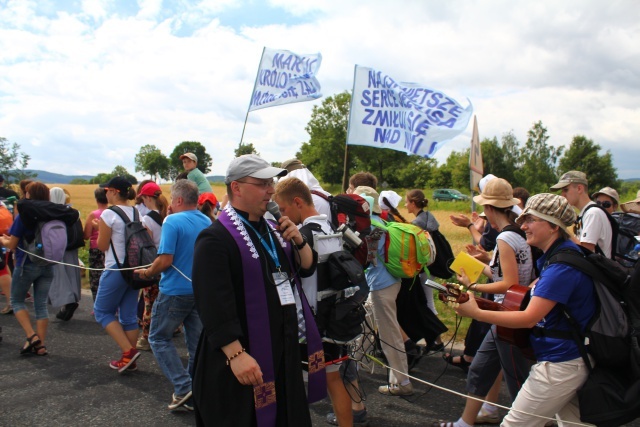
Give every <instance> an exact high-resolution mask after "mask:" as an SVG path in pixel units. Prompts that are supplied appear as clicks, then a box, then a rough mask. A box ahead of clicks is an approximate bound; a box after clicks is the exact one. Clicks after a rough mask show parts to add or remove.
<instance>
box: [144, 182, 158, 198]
mask: <svg viewBox="0 0 640 427" xmlns="http://www.w3.org/2000/svg"><path fill="white" fill-rule="evenodd" d="M160 194H162V189H161V188H160V186H159V185H158V184H156V183H155V182H147V183H146V184H145V185H144V187H142V190H140V195H141V196H151V197H157V196H159V195H160Z"/></svg>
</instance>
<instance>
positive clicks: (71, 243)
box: [65, 219, 85, 251]
mask: <svg viewBox="0 0 640 427" xmlns="http://www.w3.org/2000/svg"><path fill="white" fill-rule="evenodd" d="M84 246H85V242H84V229H83V228H82V222H81V221H80V220H79V219H78V220H77V221H76V222H75V223H74V224H73V225H71V226H67V247H66V249H65V250H67V251H71V250H74V249H79V248H84Z"/></svg>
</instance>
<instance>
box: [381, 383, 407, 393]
mask: <svg viewBox="0 0 640 427" xmlns="http://www.w3.org/2000/svg"><path fill="white" fill-rule="evenodd" d="M378 393H380V394H384V395H386V396H411V395H412V394H413V385H411V383H409V384H407V385H400V384H387V385H381V386H380V387H378Z"/></svg>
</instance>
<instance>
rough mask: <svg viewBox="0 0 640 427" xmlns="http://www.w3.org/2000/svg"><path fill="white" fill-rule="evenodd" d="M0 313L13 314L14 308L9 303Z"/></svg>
mask: <svg viewBox="0 0 640 427" xmlns="http://www.w3.org/2000/svg"><path fill="white" fill-rule="evenodd" d="M0 314H13V308H12V307H11V306H10V305H8V306H6V307H5V308H3V309H2V311H0Z"/></svg>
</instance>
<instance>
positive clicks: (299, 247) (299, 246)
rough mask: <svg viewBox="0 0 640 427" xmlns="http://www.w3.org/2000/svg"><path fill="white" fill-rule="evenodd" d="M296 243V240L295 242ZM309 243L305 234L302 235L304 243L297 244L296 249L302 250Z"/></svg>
mask: <svg viewBox="0 0 640 427" xmlns="http://www.w3.org/2000/svg"><path fill="white" fill-rule="evenodd" d="M294 245H296V244H295V242H294ZM306 245H307V239H306V238H305V237H304V235H302V243H300V244H299V245H296V249H298V250H300V249H302V248H304V247H305V246H306Z"/></svg>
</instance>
